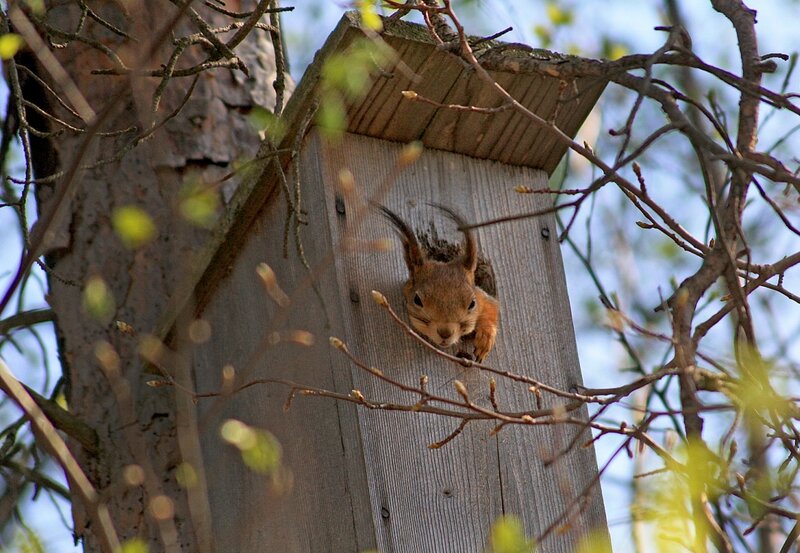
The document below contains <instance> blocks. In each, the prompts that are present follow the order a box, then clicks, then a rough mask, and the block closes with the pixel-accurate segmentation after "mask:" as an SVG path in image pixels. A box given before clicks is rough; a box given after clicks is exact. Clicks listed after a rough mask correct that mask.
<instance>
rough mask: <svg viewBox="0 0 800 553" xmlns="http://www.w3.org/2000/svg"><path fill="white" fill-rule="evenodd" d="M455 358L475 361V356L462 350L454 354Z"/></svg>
mask: <svg viewBox="0 0 800 553" xmlns="http://www.w3.org/2000/svg"><path fill="white" fill-rule="evenodd" d="M456 357H460V358H461V359H467V360H468V361H475V356H474V355H472V354H471V353H470V352H468V351H464V350H461V351H459V352H458V353H456Z"/></svg>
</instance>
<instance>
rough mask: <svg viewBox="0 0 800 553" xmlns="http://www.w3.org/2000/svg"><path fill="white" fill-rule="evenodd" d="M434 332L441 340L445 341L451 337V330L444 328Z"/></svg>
mask: <svg viewBox="0 0 800 553" xmlns="http://www.w3.org/2000/svg"><path fill="white" fill-rule="evenodd" d="M436 332H438V333H439V336H441V338H442V340H447V339H448V338H450V336H452V335H453V331H452V329H449V328H446V327H445V328H439V329H437V330H436Z"/></svg>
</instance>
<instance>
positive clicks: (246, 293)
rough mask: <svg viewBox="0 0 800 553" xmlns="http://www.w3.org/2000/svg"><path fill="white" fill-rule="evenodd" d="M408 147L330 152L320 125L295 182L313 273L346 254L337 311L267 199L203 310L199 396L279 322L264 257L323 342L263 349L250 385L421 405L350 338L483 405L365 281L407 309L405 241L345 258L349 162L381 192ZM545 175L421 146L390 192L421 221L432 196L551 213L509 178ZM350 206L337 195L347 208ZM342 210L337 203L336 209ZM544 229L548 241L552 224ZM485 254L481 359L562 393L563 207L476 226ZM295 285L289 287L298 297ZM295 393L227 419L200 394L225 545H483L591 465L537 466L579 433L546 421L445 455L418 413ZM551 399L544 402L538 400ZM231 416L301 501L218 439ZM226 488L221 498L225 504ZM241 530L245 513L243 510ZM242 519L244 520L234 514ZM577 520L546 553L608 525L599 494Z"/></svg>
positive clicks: (282, 393) (374, 145) (478, 392)
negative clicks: (493, 340)
mask: <svg viewBox="0 0 800 553" xmlns="http://www.w3.org/2000/svg"><path fill="white" fill-rule="evenodd" d="M401 148H402V145H399V144H394V143H389V142H384V141H380V140H375V139H371V138H365V137H360V136H356V135H346V136H345V137H344V139H343V141H342V142H341V144H339V145H338V146H336V147H330V146H328V147H326V146H324V145H323V143H322V141H320V140H319V139H318V137H317V136H316V135H312V136H311V137H310V138H309V139H308V141H307V144H306V147H305V150H304V152H303V154H302V161H301V166H300V167H301V176H302V177H301V178H302V186H303V194H304V199H305V207H306V209H307V210H308V213H309V215H308V218H309V220H310V221H311V225H310V226H309V227H308V228H307V229H305V230H304V232H303V237H304V245H305V251H306V255H307V256H308V258H309V260H310V262H311V265H312V267H314V266H316V265H317V264H319V263H320V262H322V261H324V260H325V259H326V257H327V256H328V255H329V253H330V252H331V248H334V251H335V252H336V255H335V264H334V265H330V266H327V269H326V270H325V271H323V272H321V273H320V275H321V279H320V280H319V281H318V286H319V289H320V291H321V293H322V296H323V298H324V301H325V307H326V311H327V320H328V321H329V323H330V326H327V324H326V315H325V314H324V312H323V309H322V307H321V305H320V302H319V300H318V299H317V298H316V296H315V295H314V293H313V292H312V291H311V290H310V289H309V288H307V287H306V288H304V289H303V288H302V287H303V282H304V281H305V280H306V279H307V272H306V271H305V269H304V268H303V267H302V266H301V264H300V263H299V261H298V260H297V259H296V256H294V255H292V256H290V259H289V260H284V259H282V258H281V254H280V252H281V247H280V245H281V240H282V236H283V221H284V216H285V208H284V205H283V202H282V201H281V200H279V199H277V198H276V199H275V200H274V201H272V202H271V203H270V204H269V206H268V208H267V209H265V211H264V212H263V213H262V214H261V216H260V217H259V219H258V220H257V223H256V224H255V226H254V227H253V228H252V229H251V232H250V234H249V238H248V240H247V241H246V242H245V243H244V245H243V247H242V249H241V251H240V252H239V256H238V258H237V259H236V262H235V264H234V266H233V269H232V271H231V273H230V275H229V276H228V277H227V278H226V279H224V280H222V281H221V282H220V283H219V285H218V288H217V291H216V293H215V294H214V296H213V297H212V298H211V299H210V302H209V304H208V305H207V307H206V309H205V310H204V312H203V316H204V317H205V318H206V319H208V320H209V321H210V323H211V325H212V328H213V332H214V334H213V338H212V340H211V341H210V342H208V343H207V344H205V345H204V346H201V347H199V349H198V351H197V352H196V354H195V360H194V370H195V378H196V382H197V387H198V389H199V390H200V391H206V390H211V389H218V388H219V383H220V374H221V369H222V367H223V366H224V365H225V364H232V365H233V366H234V367H236V369H237V370H238V371H242V370H243V368H244V366H245V364H246V362H247V359H248V358H249V357H250V356H251V354H252V352H253V351H255V350H256V349H257V347H258V344H259V342H261V341H262V340H263V339H264V336H265V335H267V334H268V333H269V332H271V331H272V330H275V329H273V328H271V327H270V321H271V320H272V317H273V316H274V314H275V313H276V309H275V306H274V304H272V303H271V302H270V301H268V300H267V299H266V297H265V294H264V291H263V286H262V285H261V283H260V281H259V280H258V278H257V276H256V273H255V267H256V265H257V264H258V263H259V262H261V261H263V260H267V262H268V263H269V264H270V265H271V266H272V267H273V268H274V269H275V270H276V272H277V274H278V279H279V282H280V283H281V285H282V286H283V287H284V288H285V289H286V290H287V292H289V293H290V295H292V296H293V299H294V303H293V305H292V308H291V311H290V316H289V320H288V322H287V323H286V325H285V328H305V329H308V330H310V331H312V332H313V333H314V334H315V336H316V337H317V341H316V343H315V345H314V346H312V347H310V348H302V347H300V346H297V345H292V344H281V345H278V346H273V347H271V348H269V349H268V350H267V351H266V355H264V356H263V357H262V358H261V360H260V361H259V362H258V363H257V365H256V370H255V372H254V373H253V374H252V375H249V376H250V378H275V379H290V380H294V381H297V382H300V383H303V384H308V385H312V386H316V387H324V388H328V389H333V390H336V391H339V392H341V393H349V392H350V390H352V389H354V388H355V389H358V390H360V391H361V392H362V393H363V394H364V395H365V396H366V397H367V398H369V399H371V400H376V401H377V400H383V401H397V402H404V403H413V402H415V401H416V400H417V399H418V398H416V397H414V396H410V395H408V394H404V393H402V392H399V391H398V390H396V389H394V388H392V387H389V386H387V385H385V384H382V383H380V382H379V381H377V380H376V379H375V378H374V377H373V376H370V375H366V374H365V373H363V372H362V371H360V370H359V369H358V368H356V367H354V366H352V365H351V364H350V363H349V362H348V361H347V359H346V358H344V356H343V355H341V353H339V352H338V351H336V350H334V349H332V348H330V346H329V345H328V343H327V337H328V336H329V335H336V336H338V337H340V338H341V339H343V340H344V341H345V342H346V343H347V344H348V346H349V347H350V349H351V350H352V351H353V352H354V353H355V355H357V356H358V357H359V358H361V359H363V360H364V361H365V362H366V363H368V364H369V365H371V366H376V367H379V368H381V370H383V371H384V372H386V373H387V374H390V375H392V376H393V377H395V378H397V379H399V380H401V381H403V382H405V383H407V384H411V385H413V384H415V383H417V382H418V379H419V376H420V375H421V374H427V375H428V376H429V378H430V383H429V388H430V390H432V391H435V392H436V393H439V394H443V395H448V396H451V397H454V398H457V395H456V394H455V392H454V390H453V384H452V381H453V380H454V379H456V378H457V379H459V380H461V381H463V382H464V383H465V384H466V385H467V387H468V389H469V390H470V393H471V394H472V395H473V397H474V398H475V401H478V402H483V403H488V401H487V400H486V399H485V398H486V396H487V394H488V378H487V376H486V375H484V374H482V373H481V372H479V371H478V370H477V369H467V370H464V369H463V368H460V367H455V366H453V365H451V364H448V363H446V362H444V361H443V360H441V359H440V358H439V357H437V356H435V355H434V354H433V353H431V352H429V351H427V350H425V349H424V348H423V347H422V346H421V345H420V344H418V343H415V342H414V341H412V340H411V339H410V338H409V337H408V336H407V335H405V334H404V333H403V332H402V331H401V330H400V329H399V328H398V327H397V326H396V325H395V324H394V323H393V322H392V321H391V320H390V319H389V317H388V315H387V314H386V313H385V312H384V311H383V310H382V309H381V308H379V307H378V306H377V305H375V304H374V303H373V301H372V300H371V297H370V291H371V290H372V289H378V290H381V291H382V292H384V293H385V294H386V295H387V296H388V298H389V300H390V301H391V303H392V304H393V305H394V306H395V308H397V309H398V310H400V311H401V312H402V311H403V309H402V303H401V295H400V286H401V285H402V282H403V281H404V279H405V267H404V265H403V262H402V259H401V254H400V251H399V250H395V251H392V252H377V251H371V250H368V249H364V248H350V249H348V250H347V251H340V250H339V246H338V244H340V242H341V239H342V236H343V233H344V232H345V229H346V228H348V226H349V228H351V229H352V228H353V227H354V225H355V226H358V221H356V218H357V213H358V211H359V210H358V206H357V205H353V204H352V203H350V202H347V203H346V204H345V213H344V214H342V213H340V212H337V209H336V200H335V190H336V187H337V184H336V183H337V179H338V174H339V171H340V170H341V169H342V168H348V169H349V170H351V171H352V172H353V173H354V174H355V177H356V182H357V184H358V189H359V191H360V193H361V194H363V195H365V196H371V195H372V194H374V193H375V191H376V190H377V188H378V187H379V186H380V183H381V182H383V181H384V179H385V177H386V175H388V174H389V173H390V172H391V170H392V167H393V165H394V162H395V160H396V158H397V156H398V155H399V153H400V150H401ZM545 182H546V175H545V174H544V173H543V172H541V171H538V170H532V169H528V168H521V167H512V166H508V165H503V164H499V163H494V162H488V161H481V160H476V159H473V158H469V157H466V156H461V155H456V154H449V153H444V152H438V151H426V152H425V153H424V154H423V156H422V158H421V159H420V160H419V161H418V162H417V163H416V164H414V165H413V166H412V167H410V168H409V169H408V170H406V171H405V172H404V173H403V174H402V175H401V176H400V177H399V178H398V179H397V181H396V182H395V183H394V185H393V186H392V187H391V189H390V190H389V192H388V196H387V197H386V198H385V200H384V203H385V204H386V205H389V206H391V207H392V208H393V209H395V210H396V211H398V212H399V213H401V214H402V215H403V216H404V217H406V218H407V219H408V220H410V221H413V222H414V223H415V224H416V225H417V226H420V227H424V228H427V226H428V224H429V222H430V220H431V219H432V218H434V219H435V221H436V224H437V228H439V230H440V231H445V230H448V229H449V231H450V235H451V236H452V237H453V238H454V239H457V238H458V235H457V233H454V232H453V230H452V229H451V228H450V227H448V226H447V224H446V223H445V224H443V221H442V218H441V216H440V215H437V214H436V211H435V210H433V209H431V208H429V207H427V206H426V205H425V204H426V202H440V203H444V204H446V205H449V206H452V207H454V208H456V209H458V210H459V211H460V212H461V213H462V214H463V215H464V216H465V217H466V218H467V219H468V220H473V221H474V220H482V219H485V218H489V217H492V216H495V215H497V214H500V213H514V212H522V211H527V210H531V209H536V208H540V207H543V205H544V203H545V202H546V201H547V199H546V198H544V197H543V196H521V195H518V194H516V193H515V192H514V191H513V188H514V186H515V185H518V184H524V185H527V186H532V187H539V186H543V185H544V184H545ZM340 206H341V204H340ZM339 211H341V209H340V210H339ZM544 227H547V228H548V229H549V230H550V236H551V238H550V240H545V239H544V238H543V235H542V232H541V231H542V229H543V228H544ZM478 235H479V240H480V243H481V245H482V250H483V251H484V252H485V253H486V254H487V255H488V257H489V258H490V259H491V260H492V262H493V265H494V267H495V272H496V274H497V280H498V286H499V298H500V301H501V303H502V304H503V319H502V323H501V327H500V334H499V339H498V343H497V346H496V349H495V350H494V351H493V352H492V353H491V354H490V356H489V358H488V362H489V363H491V364H492V365H494V366H497V367H503V368H507V369H510V370H512V371H515V372H519V373H522V374H530V375H532V376H535V377H536V378H538V379H541V380H543V381H544V382H547V383H549V384H554V385H558V386H561V387H564V388H568V387H569V386H570V385H573V384H576V383H579V382H580V369H579V366H578V361H577V355H576V350H575V344H574V340H573V331H572V323H571V319H570V311H569V304H568V299H567V295H566V290H565V284H564V275H563V268H562V264H561V257H560V252H559V247H558V244H557V242H556V240H555V235H556V229H555V226H554V222H553V220H552V218H549V217H547V218H543V219H537V220H526V221H521V222H519V223H515V224H513V225H506V226H502V227H501V226H495V227H489V228H486V229H482V230H481V231H480V232H479V233H478ZM389 236H391V231H390V229H389V228H388V227H387V226H386V224H385V222H384V221H383V220H382V219H381V218H380V217H378V216H376V215H375V214H374V213H369V214H368V216H367V217H366V219H364V220H363V221H361V222H360V228H358V230H357V232H356V233H355V238H356V239H357V241H356V244H359V243H360V244H363V243H364V241H370V240H375V239H377V238H381V237H389ZM298 287H299V288H300V289H301V291H299V292H294V293H292V292H291V291H292V290H296V289H298ZM526 388H527V387H526V386H520V385H519V384H512V383H509V382H506V381H502V380H500V381H499V382H498V400H499V402H500V404H501V406H502V408H506V409H510V410H523V409H534V408H535V407H536V405H535V400H534V397H533V395H532V394H531V393H530V392H528V391H527V389H526ZM287 392H288V390H287V389H286V388H283V387H280V386H274V385H259V386H255V387H252V388H249V389H248V390H246V391H244V392H241V393H239V394H237V395H236V396H234V397H232V398H230V399H229V400H227V401H226V402H224V403H222V404H221V405H224V411H223V412H218V411H217V407H216V406H215V403H216V402H217V401H218V400H209V399H205V400H201V401H202V402H201V404H200V406H199V410H200V420H201V422H202V423H205V424H206V428H209V429H214V431H213V432H207V433H206V434H205V435H204V436H205V437H204V440H205V442H204V456H205V460H206V466H207V473H208V474H209V493H210V495H211V497H212V498H214V499H215V501H212V509H214V512H213V520H214V525H215V526H214V532H215V534H216V535H217V536H219V538H220V541H219V543H226V544H232V545H231V547H232V548H233V549H231V550H236V551H238V552H240V553H247V552H251V551H252V552H256V551H258V552H261V551H268V550H274V551H284V552H289V553H291V552H307V551H314V552H317V551H335V552H340V551H359V550H363V549H367V548H370V547H377V548H378V550H379V551H381V552H384V553H386V552H407V551H425V552H439V551H441V552H455V551H457V552H479V551H482V549H483V547H484V545H485V543H486V540H487V537H488V530H489V528H490V525H491V523H492V522H493V521H494V520H495V519H496V517H498V516H499V515H501V514H502V513H504V512H505V513H513V514H517V515H519V516H521V517H522V518H523V520H524V522H525V525H526V529H527V531H528V533H529V534H530V535H536V534H537V533H538V532H540V531H541V530H542V529H544V528H545V527H547V526H548V525H549V524H550V523H551V522H552V521H553V520H554V518H555V517H556V516H557V515H558V514H559V513H560V511H561V510H562V509H563V508H564V507H565V505H566V504H567V502H568V500H569V499H571V498H572V497H574V496H576V495H577V494H579V493H580V492H581V491H582V490H583V488H584V486H585V485H586V484H587V483H588V482H589V481H590V480H591V478H592V477H593V476H594V475H595V474H596V470H597V469H596V464H595V459H594V454H593V451H592V450H591V449H578V450H576V451H574V452H572V453H570V454H569V455H567V456H566V457H565V458H563V459H562V460H561V461H559V462H558V463H556V464H555V465H554V466H552V467H550V468H545V467H544V466H543V464H542V460H543V459H545V458H548V457H549V455H550V454H552V453H553V452H555V451H557V450H558V449H559V447H562V446H563V445H565V444H566V443H567V442H568V441H569V439H570V438H571V436H572V435H573V432H574V431H573V430H570V429H564V428H558V429H550V428H545V427H537V428H530V427H526V428H516V429H514V428H508V429H505V430H504V431H502V432H501V433H500V434H499V435H498V436H497V437H492V436H490V435H489V432H490V430H491V428H492V426H493V425H492V424H491V423H487V422H475V423H471V424H469V425H468V426H467V428H466V430H465V431H464V432H463V433H462V434H461V435H460V436H458V437H457V438H456V439H455V440H453V441H452V442H451V443H449V444H448V445H446V446H445V447H443V448H441V449H439V450H431V449H428V447H427V446H428V444H430V443H432V442H435V441H437V440H440V439H442V438H444V437H445V436H447V435H448V434H449V433H450V432H451V431H452V430H453V429H454V428H455V427H456V426H457V424H458V421H453V420H446V419H443V418H439V417H435V416H431V415H421V414H408V413H395V412H384V411H368V410H364V409H356V408H355V407H354V406H352V405H350V404H345V403H341V402H340V403H335V402H332V401H331V400H327V399H322V398H303V397H297V398H295V400H294V402H293V404H292V406H291V409H290V410H289V411H288V412H283V409H282V407H283V403H284V400H285V399H286V395H287ZM554 404H555V401H554V400H552V399H551V398H548V397H547V396H545V400H544V405H545V406H552V405H554ZM227 417H235V418H239V419H241V420H244V421H245V422H247V423H249V424H253V425H256V426H259V427H263V428H266V429H268V430H269V431H271V432H273V433H274V434H275V435H276V436H277V437H278V439H279V440H280V441H281V444H282V445H283V447H284V451H285V462H286V465H287V466H288V467H289V469H290V470H291V471H292V473H293V474H294V487H293V489H292V491H291V493H290V494H288V495H284V496H276V495H274V494H271V493H270V492H269V486H268V483H267V482H266V481H265V479H264V478H263V477H260V476H257V475H254V474H253V473H250V472H249V471H248V470H247V469H246V468H244V467H243V466H242V464H241V462H240V461H239V460H238V454H237V453H236V452H235V451H233V450H232V449H231V448H229V447H228V446H225V445H223V444H222V442H221V440H220V439H219V437H218V433H217V432H216V428H217V427H218V426H219V424H220V423H221V422H222V421H223V420H224V419H225V418H227ZM220 498H225V500H224V501H220V500H219V499H220ZM243 518H244V519H246V520H247V524H241V520H242V519H243ZM234 523H236V524H234ZM571 525H572V526H571V528H572V529H571V531H568V532H565V533H563V534H554V535H553V536H552V537H551V538H550V539H549V540H548V541H547V542H545V543H544V544H542V549H541V550H542V551H565V552H566V551H570V552H571V551H572V550H573V548H574V546H575V544H576V540H577V539H578V537H579V536H580V535H582V534H583V533H585V532H587V531H588V529H589V528H600V529H604V528H605V517H604V513H603V507H602V498H601V495H600V490H599V487H597V488H596V489H595V491H594V492H593V493H591V494H590V495H589V504H588V505H587V506H586V507H585V509H584V510H583V512H582V513H581V514H580V515H579V516H578V517H577V518H573V519H572V520H571Z"/></svg>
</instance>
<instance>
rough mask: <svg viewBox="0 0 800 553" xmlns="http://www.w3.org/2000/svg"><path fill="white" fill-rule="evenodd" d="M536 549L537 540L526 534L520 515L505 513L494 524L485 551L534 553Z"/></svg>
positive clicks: (493, 552)
mask: <svg viewBox="0 0 800 553" xmlns="http://www.w3.org/2000/svg"><path fill="white" fill-rule="evenodd" d="M535 550H536V542H535V541H534V540H531V539H529V538H528V537H527V536H526V535H525V528H523V526H522V521H521V520H520V519H519V517H516V516H514V515H504V516H502V517H500V518H498V519H497V520H496V521H495V522H494V524H492V528H491V532H490V535H489V547H488V548H487V549H486V550H485V553H533V552H534V551H535Z"/></svg>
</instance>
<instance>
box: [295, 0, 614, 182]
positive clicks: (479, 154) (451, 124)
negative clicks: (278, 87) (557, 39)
mask: <svg viewBox="0 0 800 553" xmlns="http://www.w3.org/2000/svg"><path fill="white" fill-rule="evenodd" d="M383 22H384V30H383V32H382V33H381V35H380V36H381V38H382V39H383V40H384V41H385V42H386V43H387V44H388V45H389V46H390V47H391V48H392V49H393V50H394V51H395V52H396V56H397V57H396V58H395V59H394V60H393V61H391V62H389V69H386V68H384V69H382V70H379V71H374V72H373V74H372V77H371V80H370V82H369V84H368V86H367V87H366V93H363V94H362V95H360V96H359V97H358V99H355V100H351V101H350V102H349V103H348V105H347V107H346V109H347V122H346V130H347V132H351V133H355V134H361V135H366V136H371V137H375V138H381V139H385V140H391V141H397V142H411V141H413V140H419V141H421V142H422V143H423V144H424V145H425V146H426V147H428V148H435V149H439V150H445V151H449V152H454V153H459V154H464V155H469V156H472V157H476V158H479V159H489V160H493V161H500V162H503V163H507V164H510V165H523V166H527V167H533V168H537V169H542V170H544V171H545V172H547V173H548V174H550V173H552V172H553V170H554V169H555V167H556V165H558V162H559V161H560V160H561V158H562V157H563V155H564V153H565V152H566V149H567V146H566V145H565V144H564V143H563V142H561V141H558V140H557V138H556V136H555V133H553V131H552V130H551V129H547V128H545V127H544V126H542V125H537V124H535V122H534V121H533V120H532V119H531V118H530V117H528V116H526V115H525V114H524V113H522V112H521V110H520V109H511V106H510V105H509V102H508V101H507V99H505V98H503V97H502V95H501V94H500V93H499V92H498V91H497V90H496V89H495V87H494V86H493V84H492V83H490V82H487V81H486V80H485V79H484V78H482V77H481V75H479V74H478V72H477V71H476V70H475V69H474V68H473V67H471V66H470V65H469V64H468V63H466V62H465V61H463V60H461V59H460V58H459V57H458V56H456V55H454V53H452V52H451V51H448V50H449V49H451V48H448V47H444V46H443V45H440V44H437V43H436V42H435V41H434V39H433V38H432V37H431V35H430V33H429V32H428V29H427V27H425V26H423V25H418V24H414V23H408V22H406V21H402V20H389V19H384V20H383ZM364 36H365V30H364V29H363V28H362V26H361V23H360V21H359V18H358V15H357V14H355V13H353V12H350V13H347V14H345V15H344V16H343V17H342V19H341V21H340V22H339V24H338V26H337V27H336V29H335V30H334V31H333V33H331V35H330V37H329V38H328V40H327V42H326V43H325V45H324V46H323V47H322V49H321V50H320V51H319V52H318V53H317V55H316V57H315V59H314V62H313V64H312V65H311V66H310V67H309V69H308V71H307V72H306V75H305V76H304V77H303V79H302V81H301V83H300V85H299V86H298V88H297V90H296V92H295V94H294V96H293V97H292V99H291V100H290V104H292V105H290V106H287V112H288V111H289V110H290V109H291V110H294V109H297V110H299V111H306V110H307V109H308V105H309V104H310V100H311V99H312V98H313V100H314V101H316V98H317V97H318V93H319V88H320V81H321V79H320V76H321V74H322V68H323V66H324V64H325V63H326V61H327V60H329V59H330V58H331V56H333V55H335V54H336V53H337V52H342V51H345V50H346V49H347V48H348V47H350V46H351V45H352V44H353V43H354V42H355V41H356V40H359V39H362V38H364ZM470 42H471V43H473V44H474V45H473V51H474V52H475V55H476V57H477V58H478V60H479V61H480V62H481V65H482V66H483V67H484V68H486V69H487V70H488V72H489V74H490V75H491V77H492V78H493V79H494V80H495V81H496V82H497V83H498V84H499V85H500V86H502V87H503V88H504V89H505V90H506V91H507V92H508V93H509V94H510V95H511V96H513V97H514V98H515V99H516V100H517V101H518V102H519V104H520V105H521V106H522V107H524V108H525V109H527V110H529V111H530V112H532V113H533V114H536V115H537V116H539V117H540V118H541V119H542V120H544V122H546V123H552V124H555V126H556V127H557V128H558V129H560V130H561V131H562V132H563V133H564V134H565V135H567V136H569V137H573V136H575V133H576V132H577V131H578V129H579V128H580V126H581V124H582V123H583V121H584V120H585V119H586V117H587V115H589V112H590V111H591V110H592V108H593V107H594V105H595V103H596V102H597V99H598V98H599V96H600V94H601V93H602V92H603V89H604V88H605V85H606V82H607V81H606V80H604V79H602V78H598V77H574V76H573V75H575V73H576V71H574V70H573V69H574V68H576V67H578V66H581V65H585V64H587V63H591V60H585V59H583V58H578V57H576V56H567V55H563V54H558V53H555V52H550V51H548V50H542V49H534V48H531V47H529V46H527V45H524V44H508V43H502V42H497V41H488V40H482V39H480V38H471V39H470ZM404 91H412V92H414V93H416V94H417V99H416V100H414V99H409V98H408V96H409V94H406V95H404V94H403V92H404ZM412 96H413V95H412ZM323 101H324V99H323ZM444 106H461V108H454V107H444ZM465 108H478V109H477V110H476V109H465ZM287 115H288V113H287Z"/></svg>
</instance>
